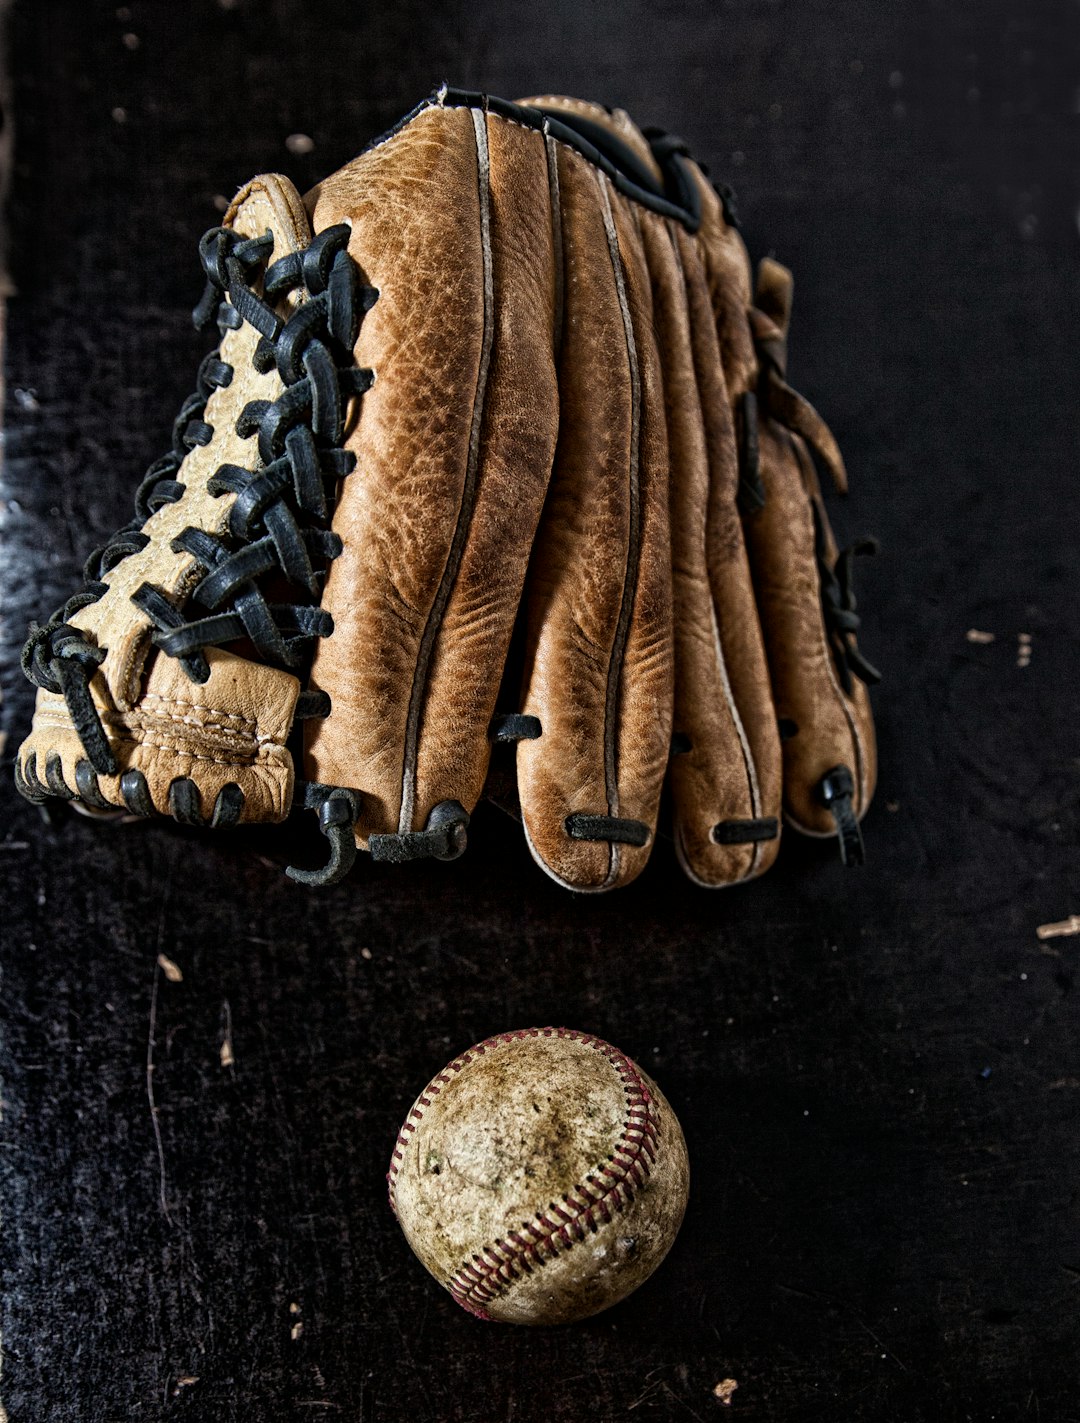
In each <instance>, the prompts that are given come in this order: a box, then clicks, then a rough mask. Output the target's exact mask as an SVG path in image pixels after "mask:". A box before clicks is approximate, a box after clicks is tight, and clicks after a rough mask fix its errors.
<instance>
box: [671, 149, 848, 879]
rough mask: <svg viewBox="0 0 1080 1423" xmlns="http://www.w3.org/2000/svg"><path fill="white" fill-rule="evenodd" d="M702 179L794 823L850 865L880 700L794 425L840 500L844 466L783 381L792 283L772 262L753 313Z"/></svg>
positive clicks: (733, 245) (704, 242) (765, 267)
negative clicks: (839, 626) (839, 612)
mask: <svg viewBox="0 0 1080 1423" xmlns="http://www.w3.org/2000/svg"><path fill="white" fill-rule="evenodd" d="M696 178H697V182H698V187H699V191H700V192H701V195H702V223H701V231H700V235H699V241H700V244H701V250H702V253H703V256H704V260H705V266H706V273H707V279H708V284H709V291H710V295H711V297H712V305H713V310H714V312H715V315H716V323H717V332H718V336H719V340H720V348H721V353H722V356H723V363H724V371H725V375H726V378H727V384H728V391H729V394H730V398H731V401H732V404H733V407H734V409H735V410H736V411H737V412H738V416H739V422H738V423H739V425H740V439H741V446H742V449H741V469H740V489H741V496H742V497H741V504H742V508H743V511H744V517H743V529H744V534H745V538H746V544H747V549H748V552H749V555H750V564H751V569H752V572H753V579H754V588H755V593H756V597H757V603H758V610H759V613H760V617H761V626H762V631H763V633H764V638H765V649H766V655H767V658H768V664H769V673H770V678H771V681H772V688H773V696H774V701H775V706H776V714H777V717H778V719H779V727H780V735H781V746H782V753H783V809H784V816H785V818H786V819H787V820H788V821H790V822H791V824H793V825H794V826H795V828H796V829H798V830H801V831H803V833H805V834H809V835H821V836H826V835H833V834H836V833H837V831H838V830H839V832H840V840H841V850H842V853H843V854H844V856H845V858H848V857H851V858H853V859H858V858H860V857H861V842H860V840H859V835H858V827H857V819H858V817H860V816H861V815H862V814H863V813H864V812H865V810H866V807H867V806H868V805H869V802H870V798H871V796H872V795H873V791H874V784H875V779H876V751H875V744H874V732H873V720H872V716H871V712H870V703H869V697H868V696H867V693H866V688H865V686H864V685H863V683H862V681H861V680H860V676H859V673H858V672H855V671H854V668H855V667H857V666H858V665H860V664H861V666H862V668H863V670H864V671H865V672H866V673H867V674H868V675H870V676H871V677H872V678H876V673H874V672H873V669H871V668H868V667H866V665H865V664H863V663H861V659H860V658H859V657H858V652H857V649H856V648H855V646H854V636H853V633H844V634H841V633H840V632H838V631H836V629H835V626H834V627H833V628H830V627H828V626H827V625H826V613H825V600H824V598H823V590H824V588H825V587H828V588H830V590H834V585H835V583H836V574H835V572H834V565H835V564H836V550H835V544H834V543H833V542H832V534H831V531H830V529H829V525H828V519H827V517H826V515H825V509H824V505H823V503H822V501H821V496H820V490H819V489H818V485H817V478H816V475H815V473H814V468H813V464H812V462H811V460H810V457H809V454H808V452H807V449H806V446H805V445H804V443H803V440H802V439H800V438H799V436H798V435H796V434H793V433H792V432H791V431H790V430H789V429H788V428H787V426H786V425H785V424H784V423H782V421H790V422H791V424H792V425H798V427H799V430H800V432H801V433H802V434H805V435H806V437H807V438H808V439H809V440H811V441H812V442H813V444H814V448H815V450H816V452H817V453H818V454H819V456H820V457H821V459H822V461H823V463H824V464H825V465H826V466H827V467H828V468H829V470H830V472H831V473H832V476H833V479H834V482H835V483H836V484H837V486H838V487H839V488H841V489H843V488H845V487H846V476H845V473H844V468H843V461H842V460H841V458H840V454H839V450H838V449H837V448H836V444H835V441H833V439H832V437H831V435H829V434H828V431H827V429H826V427H825V426H824V422H822V421H821V420H820V417H818V416H817V414H816V412H814V411H813V410H812V408H811V407H810V406H808V405H807V404H806V402H805V401H802V400H801V399H800V398H799V397H797V396H795V394H794V392H793V391H791V390H790V388H789V387H787V386H786V385H785V383H784V381H783V367H784V362H785V343H786V338H787V323H788V319H789V315H790V306H791V279H790V275H789V274H788V273H787V272H786V270H785V269H784V268H782V267H781V266H780V265H779V264H778V263H775V262H770V261H766V262H763V263H762V265H761V269H760V275H759V283H758V304H757V306H755V304H754V297H753V294H752V287H751V282H750V267H749V262H748V260H747V257H746V249H745V247H744V246H743V243H742V240H741V239H740V237H739V236H738V234H737V233H736V232H735V231H734V230H733V229H732V228H731V226H730V225H729V224H727V223H726V222H725V221H724V219H723V214H722V212H721V205H720V203H719V201H718V199H717V195H716V194H715V192H714V191H713V190H712V188H711V187H710V185H709V184H708V183H707V182H706V181H705V179H704V177H703V176H702V175H701V174H700V171H699V172H697V174H696ZM770 393H772V395H773V399H772V400H771V401H770ZM759 395H760V396H761V397H762V402H761V403H762V408H761V410H760V411H759V410H758V399H757V397H758V396H759ZM755 437H756V438H755ZM755 445H756V447H757V452H756V455H755V453H754V447H755ZM834 601H835V600H834ZM840 601H844V600H843V599H842V598H841V600H840ZM848 611H849V612H853V602H852V607H851V609H850V610H848ZM847 620H848V621H850V617H849V618H848V619H847ZM835 621H836V620H835V619H833V622H834V625H835ZM848 786H850V790H849V791H848V790H846V787H848Z"/></svg>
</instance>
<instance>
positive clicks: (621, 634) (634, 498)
mask: <svg viewBox="0 0 1080 1423" xmlns="http://www.w3.org/2000/svg"><path fill="white" fill-rule="evenodd" d="M597 178H598V183H599V187H600V196H601V199H602V201H603V212H604V232H605V235H606V237H607V243H608V255H609V257H610V259H611V270H612V275H613V276H614V278H615V290H616V293H617V295H618V299H619V314H620V316H621V317H622V323H623V334H624V337H625V340H626V358H627V366H628V368H629V373H630V465H629V471H628V475H629V485H630V528H629V534H628V538H627V547H626V563H625V574H624V577H623V590H622V599H621V602H620V604H619V617H618V621H617V622H616V624H615V637H614V640H613V642H612V646H611V657H610V660H609V662H608V676H607V689H606V693H605V699H604V781H605V790H606V792H607V801H608V814H609V815H613V816H617V815H618V814H619V782H618V766H617V747H616V744H615V732H616V720H617V717H616V713H617V711H618V701H619V694H620V691H621V689H622V675H623V665H624V661H625V656H626V644H627V642H628V640H629V636H630V622H631V618H632V616H633V611H634V599H635V597H636V594H637V582H638V571H639V562H640V556H641V368H640V366H639V364H638V353H637V342H636V340H635V337H634V325H633V319H632V317H631V315H630V304H629V300H628V298H627V294H626V277H625V273H624V271H623V265H622V254H621V252H620V249H619V238H618V234H617V233H616V231H615V218H614V215H613V213H612V211H611V197H610V193H609V191H608V182H607V179H606V177H605V176H604V174H602V173H599V172H598V174H597ZM609 853H610V856H611V860H610V869H609V871H608V876H607V880H606V882H605V883H607V884H611V883H612V882H613V881H614V880H615V879H616V878H617V877H618V874H619V869H620V867H621V860H622V852H621V850H620V848H619V846H618V845H617V844H614V843H612V844H611V845H610V846H609Z"/></svg>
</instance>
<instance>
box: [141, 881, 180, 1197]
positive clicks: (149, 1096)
mask: <svg viewBox="0 0 1080 1423" xmlns="http://www.w3.org/2000/svg"><path fill="white" fill-rule="evenodd" d="M168 900H169V882H168V879H167V878H166V881H165V892H164V893H163V894H162V896H161V913H160V914H159V915H158V929H157V949H158V953H157V959H156V960H155V962H154V983H153V987H152V988H151V990H150V1029H149V1032H148V1033H147V1036H146V1100H147V1101H148V1102H149V1104H150V1121H151V1124H152V1125H153V1128H154V1145H155V1146H156V1148H157V1159H158V1199H159V1200H160V1202H161V1213H162V1215H163V1216H164V1217H165V1219H166V1220H167V1221H168V1222H169V1224H170V1225H173V1224H174V1222H173V1218H172V1216H171V1214H170V1213H169V1201H168V1196H167V1194H166V1174H165V1143H164V1141H163V1140H162V1136H161V1123H160V1121H159V1120H158V1105H157V1098H156V1097H155V1095H154V1047H155V1034H156V1031H157V1004H158V985H159V984H160V983H161V975H162V972H163V969H162V959H165V953H164V951H163V950H162V947H161V943H162V940H163V939H164V937H165V907H166V905H167V904H168ZM166 962H169V960H166ZM174 967H175V965H174ZM178 972H179V970H178Z"/></svg>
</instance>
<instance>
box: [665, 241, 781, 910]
mask: <svg viewBox="0 0 1080 1423" xmlns="http://www.w3.org/2000/svg"><path fill="white" fill-rule="evenodd" d="M666 228H667V234H668V238H669V240H670V241H671V247H672V252H673V254H674V257H675V264H676V266H677V267H678V270H679V273H680V275H681V276H682V280H683V291H684V293H685V294H686V300H687V319H688V320H689V316H690V311H689V304H690V294H689V283H688V281H687V276H686V267H685V264H684V262H683V259H682V252H681V251H680V249H679V243H678V240H677V237H676V234H675V232H674V230H673V225H672V223H671V221H670V220H669V221H668V223H667V224H666ZM690 346H691V350H690V358H691V364H692V366H693V371H694V390H695V393H696V394H697V400H698V408H699V409H701V408H702V404H703V402H702V398H701V384H700V382H699V380H698V363H697V357H696V354H695V352H694V349H693V341H691V343H690ZM702 433H703V434H704V433H705V429H704V419H703V420H702ZM705 457H706V462H708V461H709V441H708V436H707V435H706V436H705ZM709 473H710V478H709V488H710V490H711V488H712V477H711V473H712V472H711V469H710V472H709ZM711 503H712V501H711V500H709V501H708V505H707V508H706V516H705V520H706V528H705V538H706V558H705V566H706V569H708V566H709V561H708V542H707V541H708V525H709V521H710V512H709V511H710V508H711ZM708 582H709V617H710V621H711V623H712V630H713V641H714V644H715V647H716V660H717V666H718V668H719V671H720V683H721V686H722V687H723V689H724V700H725V702H726V703H727V709H728V715H729V716H730V717H731V721H732V725H733V726H734V727H735V734H736V736H737V737H738V741H739V748H740V750H741V752H742V758H743V767H744V770H745V772H746V779H747V784H748V786H749V789H750V804H751V806H752V808H753V812H754V817H753V818H754V819H758V818H759V817H760V816H761V814H762V803H761V786H760V783H759V782H758V776H757V766H756V764H755V762H754V754H753V751H752V750H751V747H750V741H749V738H748V737H747V735H746V727H745V725H744V724H743V719H742V717H741V715H740V714H739V708H738V706H737V705H736V702H735V694H734V692H733V691H732V688H731V679H730V677H729V676H728V670H727V659H726V657H725V656H724V645H723V641H722V640H721V636H720V620H719V616H718V613H717V607H716V595H715V592H714V591H713V585H712V579H711V578H709V580H708ZM762 854H763V850H762V846H761V845H760V844H756V845H754V847H753V850H752V852H751V855H750V863H749V865H748V866H747V869H746V872H745V874H743V875H740V877H739V880H737V881H735V883H739V882H740V881H741V880H743V879H752V878H753V876H754V875H755V873H756V871H757V868H758V865H759V862H760V860H761V857H762Z"/></svg>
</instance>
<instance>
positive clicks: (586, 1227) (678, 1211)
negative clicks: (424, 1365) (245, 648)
mask: <svg viewBox="0 0 1080 1423" xmlns="http://www.w3.org/2000/svg"><path fill="white" fill-rule="evenodd" d="M387 1180H388V1182H389V1187H390V1204H391V1206H392V1207H393V1210H394V1212H395V1214H396V1215H397V1218H398V1221H399V1223H400V1225H401V1228H402V1230H403V1231H404V1232H405V1238H406V1239H407V1240H408V1242H409V1244H410V1245H411V1246H412V1248H413V1250H414V1252H415V1253H416V1255H417V1256H418V1257H419V1259H420V1261H421V1262H422V1264H423V1265H424V1266H425V1267H426V1268H427V1269H428V1270H429V1271H430V1272H431V1274H432V1275H434V1276H435V1278H436V1279H437V1280H438V1281H439V1283H440V1284H441V1285H442V1286H443V1287H444V1288H445V1289H447V1290H449V1292H450V1294H451V1295H452V1296H453V1297H454V1299H455V1300H457V1302H458V1304H460V1305H462V1306H463V1308H465V1309H467V1310H468V1311H469V1312H470V1313H471V1314H475V1315H477V1316H478V1317H479V1318H481V1319H494V1320H500V1321H502V1322H505V1323H512V1324H562V1323H566V1322H567V1321H570V1320H574V1319H584V1318H586V1317H587V1316H588V1315H590V1314H597V1313H599V1311H600V1310H602V1309H607V1308H608V1306H609V1305H613V1304H616V1303H617V1302H618V1301H619V1300H621V1299H624V1298H625V1297H626V1296H627V1295H628V1294H630V1293H631V1291H632V1290H635V1289H637V1287H638V1285H640V1284H641V1283H642V1282H643V1281H645V1280H647V1279H648V1277H649V1276H650V1275H651V1274H652V1272H653V1271H654V1270H655V1269H656V1267H657V1266H658V1265H659V1264H660V1262H661V1260H663V1258H664V1256H665V1255H666V1254H667V1252H668V1251H669V1250H670V1248H671V1245H672V1243H673V1241H674V1239H675V1236H676V1234H677V1233H678V1230H679V1226H680V1225H681V1223H682V1218H683V1213H684V1211H685V1210H686V1194H687V1188H688V1185H689V1166H688V1163H687V1157H686V1142H685V1141H684V1139H683V1134H682V1128H681V1127H680V1126H679V1122H678V1119H677V1118H676V1116H675V1113H674V1112H673V1111H672V1110H671V1107H670V1106H669V1105H668V1103H667V1100H666V1099H665V1097H664V1095H663V1093H662V1092H661V1091H660V1089H659V1088H658V1087H657V1086H656V1084H655V1083H654V1082H653V1081H652V1080H651V1079H650V1078H649V1077H648V1076H646V1074H645V1073H644V1072H642V1070H641V1068H640V1067H638V1066H637V1065H636V1064H635V1063H634V1062H632V1061H631V1060H630V1058H628V1057H626V1056H625V1054H623V1053H621V1052H619V1050H618V1049H617V1048H614V1047H612V1046H611V1044H610V1043H606V1042H603V1041H602V1040H601V1039H600V1038H596V1037H592V1036H591V1035H590V1034H589V1033H579V1032H573V1031H571V1030H570V1029H568V1028H523V1029H521V1030H519V1031H518V1032H512V1033H500V1034H499V1035H498V1036H497V1037H493V1038H488V1039H486V1040H485V1041H484V1042H482V1043H477V1044H476V1046H475V1047H471V1048H469V1050H468V1051H467V1052H464V1053H462V1054H461V1056H460V1057H456V1058H454V1060H453V1062H451V1063H448V1064H447V1066H446V1067H445V1068H444V1069H443V1071H442V1072H440V1073H438V1075H437V1076H435V1077H434V1078H432V1080H431V1082H429V1083H428V1085H427V1086H426V1087H425V1088H424V1090H423V1092H421V1093H420V1096H419V1097H418V1098H417V1099H416V1101H415V1102H414V1103H413V1106H412V1108H411V1109H410V1111H409V1114H408V1116H407V1117H406V1118H405V1123H404V1125H403V1126H402V1128H401V1131H400V1133H399V1134H398V1139H397V1145H396V1146H395V1148H394V1154H393V1156H392V1158H391V1161H390V1170H389V1173H388V1177H387Z"/></svg>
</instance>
